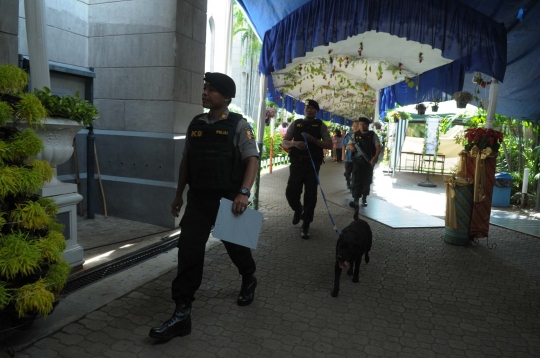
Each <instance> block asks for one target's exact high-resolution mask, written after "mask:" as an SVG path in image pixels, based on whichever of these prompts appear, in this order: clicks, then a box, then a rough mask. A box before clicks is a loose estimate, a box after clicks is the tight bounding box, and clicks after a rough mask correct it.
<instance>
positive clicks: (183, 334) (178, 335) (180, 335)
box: [149, 328, 191, 341]
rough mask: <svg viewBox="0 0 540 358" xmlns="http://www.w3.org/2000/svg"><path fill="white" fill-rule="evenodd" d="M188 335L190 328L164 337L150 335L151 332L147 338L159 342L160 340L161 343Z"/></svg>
mask: <svg viewBox="0 0 540 358" xmlns="http://www.w3.org/2000/svg"><path fill="white" fill-rule="evenodd" d="M189 334H191V328H189V329H185V330H183V331H180V332H178V333H176V334H173V335H172V336H166V337H164V336H160V335H157V334H152V332H150V334H149V336H150V337H151V338H155V339H159V340H162V341H168V340H171V339H173V338H174V337H185V336H187V335H189Z"/></svg>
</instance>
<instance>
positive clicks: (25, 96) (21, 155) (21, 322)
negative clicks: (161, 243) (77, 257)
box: [0, 65, 71, 330]
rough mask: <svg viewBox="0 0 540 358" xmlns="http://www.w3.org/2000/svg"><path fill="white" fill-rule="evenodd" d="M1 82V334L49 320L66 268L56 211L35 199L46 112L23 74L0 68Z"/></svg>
mask: <svg viewBox="0 0 540 358" xmlns="http://www.w3.org/2000/svg"><path fill="white" fill-rule="evenodd" d="M0 79H1V81H0V325H3V326H4V327H2V328H0V329H3V330H6V329H9V328H13V327H18V328H23V327H24V326H27V325H28V323H31V322H33V320H34V319H35V317H37V316H38V315H41V316H46V315H48V314H50V313H51V312H52V310H53V308H54V305H55V303H57V302H58V297H59V295H58V293H59V292H60V290H61V289H62V287H63V286H64V284H65V283H66V281H67V276H68V274H69V272H70V271H71V267H70V265H69V264H68V263H67V262H66V261H65V260H64V259H63V258H62V253H63V252H64V249H65V246H66V240H65V238H64V236H63V235H62V232H63V226H62V225H60V224H58V223H57V221H56V212H57V205H56V203H55V201H54V200H53V199H49V198H43V197H40V196H39V195H36V194H35V193H36V192H38V190H39V189H40V188H41V187H42V186H43V184H44V182H46V181H48V180H50V178H51V177H52V168H51V167H50V165H49V164H48V163H47V162H46V161H44V160H40V159H36V158H35V157H36V155H37V154H38V153H39V152H40V151H41V150H42V149H43V143H42V141H41V139H40V138H39V136H37V135H36V133H35V132H34V130H33V128H37V127H39V126H40V125H41V124H42V122H43V120H44V119H45V117H46V114H47V112H46V110H45V108H44V107H43V105H42V104H41V102H40V101H39V99H38V98H37V97H35V96H34V95H33V94H31V93H24V92H23V89H24V88H25V87H26V84H27V81H28V79H27V76H26V73H25V72H24V71H22V70H20V69H18V68H17V67H15V66H11V65H4V66H0ZM22 123H24V124H25V127H24V128H23V127H21V126H20V124H22Z"/></svg>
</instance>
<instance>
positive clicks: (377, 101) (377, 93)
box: [373, 90, 381, 123]
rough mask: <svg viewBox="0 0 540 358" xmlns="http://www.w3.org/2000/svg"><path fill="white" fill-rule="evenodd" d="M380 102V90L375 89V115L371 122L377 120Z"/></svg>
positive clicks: (379, 114)
mask: <svg viewBox="0 0 540 358" xmlns="http://www.w3.org/2000/svg"><path fill="white" fill-rule="evenodd" d="M380 103H381V91H380V90H377V92H376V95H375V116H374V117H373V123H375V122H379V120H380V118H379V117H380V116H381V113H380V112H379V107H380Z"/></svg>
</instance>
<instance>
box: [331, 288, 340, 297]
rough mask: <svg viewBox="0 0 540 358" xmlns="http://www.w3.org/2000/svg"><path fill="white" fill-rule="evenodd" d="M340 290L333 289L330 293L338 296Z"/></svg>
mask: <svg viewBox="0 0 540 358" xmlns="http://www.w3.org/2000/svg"><path fill="white" fill-rule="evenodd" d="M338 292H339V290H332V293H331V294H330V296H332V297H337V295H338Z"/></svg>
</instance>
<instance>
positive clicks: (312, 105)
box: [282, 99, 332, 239]
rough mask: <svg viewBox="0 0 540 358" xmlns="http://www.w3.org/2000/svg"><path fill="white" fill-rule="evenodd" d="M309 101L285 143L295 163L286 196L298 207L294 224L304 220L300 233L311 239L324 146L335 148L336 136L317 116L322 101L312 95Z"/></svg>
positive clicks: (294, 208)
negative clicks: (333, 141)
mask: <svg viewBox="0 0 540 358" xmlns="http://www.w3.org/2000/svg"><path fill="white" fill-rule="evenodd" d="M305 104H306V106H305V108H304V115H305V116H304V119H298V120H296V121H294V122H293V124H292V125H290V126H289V128H288V129H287V133H285V137H284V138H283V142H282V145H283V146H284V147H285V148H291V149H290V152H289V158H290V160H291V165H290V167H289V180H288V182H287V189H286V190H285V196H286V197H287V202H288V203H289V206H290V207H291V209H293V210H294V216H293V220H292V224H293V225H296V224H298V223H299V222H300V220H303V223H302V229H301V231H300V237H301V238H302V239H309V224H310V223H311V222H312V221H313V215H314V212H315V206H316V205H317V176H316V174H317V175H318V174H319V169H320V167H321V164H322V161H323V149H332V138H330V134H329V133H328V130H327V128H326V125H325V124H324V123H323V121H322V120H320V119H316V118H315V116H316V115H317V112H319V104H318V103H317V102H315V101H314V100H312V99H309V100H307V101H306V102H305ZM304 134H305V135H306V138H307V142H308V143H307V145H306V142H305V140H304ZM310 154H311V157H310ZM311 158H313V163H314V164H315V169H313V164H312V163H311ZM315 173H316V174H315ZM304 188H305V191H304V206H303V207H302V203H301V201H300V197H301V196H302V190H303V189H304Z"/></svg>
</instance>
